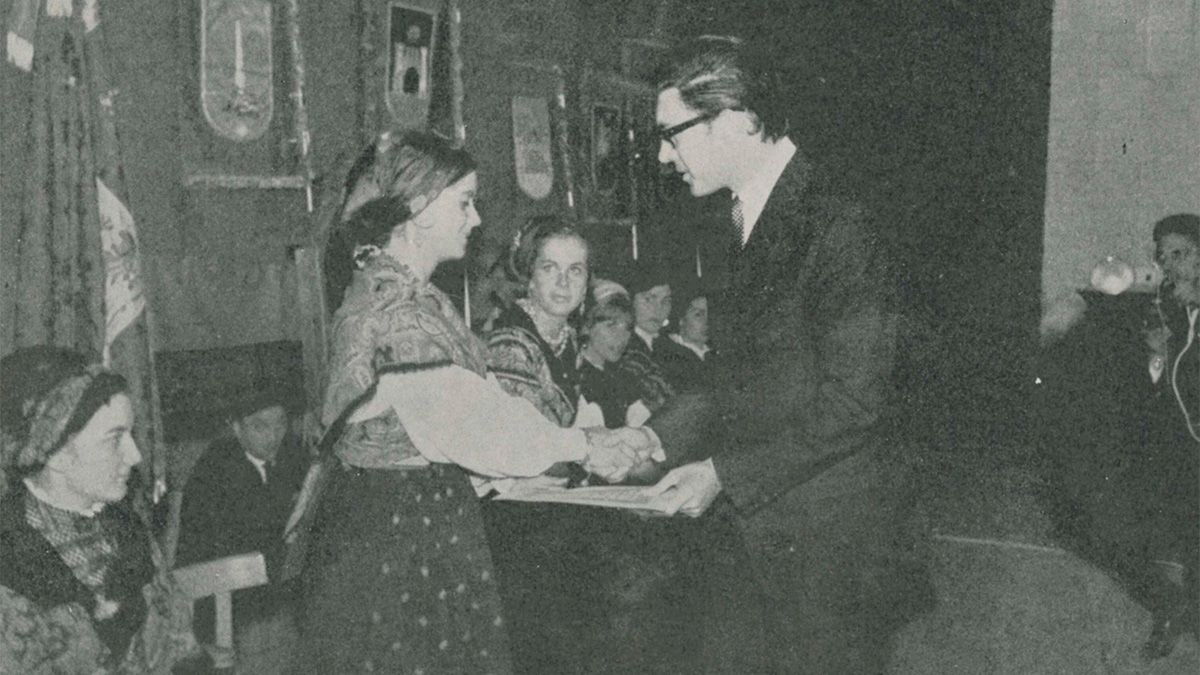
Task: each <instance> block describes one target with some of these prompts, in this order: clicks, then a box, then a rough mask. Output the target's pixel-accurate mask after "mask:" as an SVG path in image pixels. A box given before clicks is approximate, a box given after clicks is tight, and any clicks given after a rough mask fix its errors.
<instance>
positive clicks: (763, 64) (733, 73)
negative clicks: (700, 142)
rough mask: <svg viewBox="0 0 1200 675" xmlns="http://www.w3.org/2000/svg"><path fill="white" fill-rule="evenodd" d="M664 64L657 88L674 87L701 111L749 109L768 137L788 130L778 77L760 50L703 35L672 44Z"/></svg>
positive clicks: (740, 42)
mask: <svg viewBox="0 0 1200 675" xmlns="http://www.w3.org/2000/svg"><path fill="white" fill-rule="evenodd" d="M669 64H670V65H668V66H667V68H666V70H665V71H664V72H663V76H662V77H660V78H659V82H658V90H659V91H660V92H661V91H665V90H667V89H671V88H675V89H678V90H679V93H680V95H681V97H682V98H683V102H684V103H685V104H687V106H688V107H689V108H691V109H693V110H695V111H696V112H698V113H700V114H702V115H711V116H716V115H718V114H719V113H720V112H721V111H722V110H745V111H747V112H750V113H752V114H753V115H754V116H755V117H757V118H758V124H759V128H760V129H761V131H762V132H763V134H764V135H765V136H766V137H767V138H768V139H770V140H775V139H778V138H780V137H782V136H786V135H788V132H789V131H790V128H789V122H788V108H789V105H788V103H787V97H786V96H785V88H784V85H783V77H781V75H780V73H779V70H778V69H777V68H776V67H775V66H774V64H773V62H772V61H771V59H770V55H769V54H767V53H766V52H765V51H764V50H761V49H756V48H753V47H750V46H748V45H745V44H743V43H742V41H741V40H740V39H738V38H735V37H727V36H715V35H705V36H701V37H698V38H694V39H692V40H689V41H687V42H685V43H683V44H681V45H679V46H678V47H676V48H675V50H674V51H673V52H672V54H671V58H670V59H669Z"/></svg>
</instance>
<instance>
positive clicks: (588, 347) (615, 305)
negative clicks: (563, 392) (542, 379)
mask: <svg viewBox="0 0 1200 675" xmlns="http://www.w3.org/2000/svg"><path fill="white" fill-rule="evenodd" d="M593 297H595V298H596V302H595V304H593V305H592V306H591V308H589V309H588V311H587V313H586V314H585V315H584V317H583V325H582V327H581V331H580V334H581V337H582V344H583V347H582V349H581V351H580V359H579V390H580V393H581V394H582V395H583V398H584V400H586V401H587V402H589V403H594V404H596V405H598V406H600V410H601V411H603V413H604V425H605V426H606V427H609V428H610V429H615V428H617V427H621V426H625V425H626V424H629V423H637V422H639V421H645V419H646V418H647V417H648V416H649V411H648V410H646V407H645V405H644V404H642V403H639V397H640V395H641V392H640V391H639V388H638V382H637V380H635V379H634V378H633V377H631V376H630V375H629V373H628V372H626V371H622V370H618V369H617V368H616V363H617V361H619V360H620V358H621V354H623V353H625V347H626V345H628V344H629V340H630V336H631V335H632V334H633V305H631V304H630V302H629V296H628V295H626V294H625V289H624V288H621V287H620V286H619V285H617V284H615V283H613V282H611V281H609V282H605V283H604V284H597V285H596V289H595V290H594V291H593ZM637 418H640V420H639V419H637Z"/></svg>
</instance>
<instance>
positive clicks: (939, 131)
mask: <svg viewBox="0 0 1200 675" xmlns="http://www.w3.org/2000/svg"><path fill="white" fill-rule="evenodd" d="M10 4H11V0H0V21H7V17H8V12H9V7H10ZM196 4H197V3H194V2H191V0H178V1H177V2H163V1H162V0H128V1H126V2H119V3H104V4H103V5H102V7H101V9H102V18H103V21H104V25H105V30H107V31H108V40H109V45H110V49H109V53H110V60H111V63H112V72H113V74H114V78H115V80H116V82H115V84H116V86H117V88H118V90H119V93H118V96H117V99H116V101H117V103H116V105H117V111H118V120H119V123H120V131H121V134H122V139H123V141H124V160H125V173H126V176H127V179H128V188H129V193H130V202H131V207H132V209H133V212H134V214H135V217H136V218H137V220H138V225H139V228H140V233H141V237H142V242H143V246H144V249H145V253H146V256H147V258H149V259H150V264H151V265H152V266H153V265H158V266H159V267H161V268H171V266H172V265H173V264H174V263H175V261H176V260H178V259H180V258H183V257H191V258H199V259H203V260H204V261H206V264H210V268H209V269H210V272H209V274H211V275H221V276H222V277H224V278H226V279H227V280H226V283H224V284H223V285H222V286H221V288H222V289H223V290H222V292H223V293H228V294H229V297H230V302H236V301H237V298H236V297H235V296H236V295H237V293H238V290H237V288H236V286H237V284H236V283H232V282H229V281H228V279H229V278H233V277H235V276H236V275H237V274H239V271H240V270H244V269H245V268H247V267H254V266H262V265H280V266H286V265H287V264H288V258H287V252H288V250H289V247H292V246H295V245H304V244H308V243H310V242H309V240H308V237H309V233H310V231H311V229H312V228H313V226H314V224H315V223H314V219H313V218H312V217H310V216H309V215H308V214H306V213H305V212H304V209H303V199H302V197H301V196H300V195H299V193H297V192H294V191H289V192H263V191H236V192H235V191H228V190H216V189H211V190H203V189H197V188H184V187H183V186H182V178H183V175H184V173H185V171H186V170H187V168H188V166H189V165H191V164H195V163H197V162H199V163H204V162H206V161H211V162H213V163H214V165H219V164H220V163H221V162H227V163H228V166H229V168H230V169H236V168H237V165H238V162H240V161H251V162H253V161H258V159H255V158H250V159H247V158H245V157H238V156H237V153H224V154H223V153H222V147H221V145H220V143H217V142H215V141H214V139H213V138H212V137H211V136H212V134H211V133H209V132H207V131H206V130H205V129H204V127H203V126H202V125H200V124H197V117H196V101H195V99H194V92H195V90H196V86H197V85H196V72H195V58H196V57H195V53H194V49H195V35H194V21H195V5H196ZM357 5H358V3H356V2H336V3H330V2H320V1H319V0H301V2H300V8H301V20H302V23H301V30H302V37H303V41H304V48H305V52H306V60H307V70H308V72H307V80H308V86H307V102H308V108H309V116H310V123H311V129H312V134H313V157H314V163H315V168H316V171H317V174H318V181H319V185H318V195H321V194H326V193H327V190H325V188H326V187H328V186H329V185H330V183H331V182H336V181H337V180H339V176H338V174H339V172H340V171H341V170H342V169H343V167H344V166H345V165H346V162H347V161H348V160H349V159H350V158H352V156H353V155H354V153H355V152H356V151H357V149H358V147H359V145H360V142H361V140H360V139H362V138H363V137H364V134H369V133H370V131H373V130H364V129H361V128H360V127H359V111H358V105H359V101H360V98H361V96H362V95H363V92H362V91H360V89H359V86H358V82H357V76H356V72H357V68H356V65H355V64H356V60H357V58H358V50H359V41H360V38H359V35H358V30H359V17H358V14H357ZM460 5H461V7H462V11H463V45H464V48H463V53H462V58H463V65H464V70H463V75H464V83H465V87H466V100H465V110H464V115H465V119H466V124H467V146H468V149H470V150H471V151H472V152H473V153H474V154H475V156H476V158H477V160H478V162H479V165H480V174H481V183H482V195H481V206H480V211H481V214H482V216H483V218H484V221H485V226H484V235H485V236H484V238H483V240H482V242H481V245H480V246H479V251H481V252H483V256H482V257H483V258H488V257H491V256H494V255H495V251H496V250H497V249H498V247H499V246H500V245H501V243H502V242H504V241H506V240H507V239H508V237H509V235H510V233H511V231H512V228H513V227H515V226H516V225H517V224H519V223H520V222H522V221H523V220H524V219H525V218H526V217H527V216H528V215H532V214H534V213H539V212H547V211H562V210H563V209H564V208H565V207H564V199H563V197H564V195H563V191H562V183H561V181H556V188H555V192H554V194H552V195H551V197H549V198H547V199H545V200H542V201H534V200H532V199H530V198H528V197H527V196H525V195H523V194H522V193H520V191H519V189H518V188H517V186H516V179H515V174H514V170H513V168H512V167H513V144H512V126H511V125H512V122H511V113H510V97H511V96H512V95H514V94H516V93H531V94H545V95H547V96H549V95H551V94H552V92H553V78H552V77H551V76H549V75H548V74H547V73H546V72H545V71H542V70H539V69H538V68H531V67H528V65H529V64H535V65H536V64H542V65H549V64H557V65H559V66H561V67H562V68H563V69H564V71H565V73H566V82H567V93H568V101H569V103H570V105H571V108H572V110H571V124H572V126H571V133H572V136H573V137H574V138H573V147H574V148H575V150H574V154H573V158H574V160H575V161H574V166H573V168H574V171H575V173H576V176H577V178H580V181H581V183H580V190H581V192H582V193H583V194H581V195H579V196H580V198H581V199H582V200H584V207H585V208H584V215H587V214H588V210H589V209H588V208H587V207H588V204H587V202H586V199H587V194H586V189H587V187H588V186H587V183H586V178H587V177H586V174H583V172H584V171H585V168H586V159H587V157H586V148H587V142H586V141H587V139H586V130H587V126H586V117H585V116H584V114H583V108H582V104H583V103H585V102H587V101H589V100H592V99H593V98H596V97H599V96H601V95H608V94H609V93H611V92H610V91H609V90H610V89H611V87H608V88H605V87H599V86H597V85H596V84H595V80H594V79H589V78H587V77H584V76H583V73H584V71H585V70H590V71H595V72H610V73H615V72H620V70H621V67H622V64H621V61H620V53H621V45H622V44H623V40H625V39H627V38H648V39H652V40H660V41H668V40H670V39H671V38H673V37H677V36H688V35H695V34H701V33H723V34H730V33H732V34H738V35H741V36H743V37H746V38H748V39H754V40H765V41H768V42H770V43H771V44H772V45H773V46H774V49H775V50H776V51H777V53H778V54H779V65H780V66H781V68H783V69H784V70H785V71H786V72H787V73H788V79H789V80H790V82H791V84H792V85H793V96H794V100H795V107H794V109H795V111H796V118H795V119H796V121H797V124H795V125H794V126H795V127H796V128H797V129H798V134H797V141H798V143H799V145H800V146H801V148H802V149H803V150H804V151H805V152H806V153H807V154H809V155H810V156H811V158H812V159H813V160H815V161H816V162H818V163H819V164H821V165H823V166H824V167H825V168H826V169H827V170H830V171H832V172H833V173H834V174H835V175H838V176H840V177H841V178H842V179H843V181H844V182H845V184H846V185H847V186H848V187H849V188H850V189H852V190H853V191H854V192H856V193H857V194H858V195H859V196H860V198H861V199H863V200H864V201H865V202H867V203H868V204H869V205H870V206H871V207H872V208H873V209H874V210H875V212H876V213H877V215H878V217H879V220H880V223H881V229H882V231H883V233H884V236H885V239H886V242H887V245H888V246H889V248H890V249H891V250H892V251H893V253H894V256H893V257H894V258H895V260H896V263H897V271H898V278H899V284H900V288H901V291H902V293H901V297H902V308H903V309H904V310H905V313H906V315H907V316H908V317H909V319H910V321H909V324H910V327H911V328H912V330H911V331H910V333H911V337H910V342H909V348H908V349H906V362H905V364H904V366H905V368H904V371H903V376H904V380H905V382H904V384H905V388H904V391H905V395H906V399H907V401H908V405H907V407H906V411H907V412H908V414H909V415H911V416H912V417H913V418H914V419H916V418H919V419H920V420H921V424H920V425H919V427H920V429H919V430H920V431H921V432H922V433H923V434H925V436H926V437H927V438H929V439H931V440H935V441H937V442H944V443H962V442H973V441H977V440H983V439H986V438H988V437H992V436H1004V437H1007V436H1008V435H1010V434H1012V433H1019V432H1020V430H1021V428H1022V426H1023V422H1022V419H1023V418H1022V415H1021V413H1022V412H1023V407H1024V402H1025V401H1026V400H1027V399H1026V393H1027V392H1026V388H1027V386H1028V385H1029V383H1030V381H1031V380H1032V377H1031V375H1029V372H1030V371H1029V363H1030V360H1031V357H1032V355H1033V352H1034V351H1035V349H1036V325H1037V318H1038V310H1039V307H1038V303H1039V275H1040V269H1041V259H1042V252H1041V246H1042V213H1043V202H1044V191H1045V159H1046V157H1045V155H1046V150H1045V148H1046V121H1047V115H1048V106H1049V73H1050V69H1049V62H1050V26H1051V13H1052V3H1051V2H1050V0H1041V1H1035V2H1019V3H1012V2H999V1H977V2H964V1H956V0H927V1H925V2H917V3H896V2H884V1H882V0H878V1H875V0H872V1H867V2H855V3H851V2H832V1H821V2H802V1H800V0H791V1H787V0H761V1H757V2H749V1H745V0H741V1H739V0H724V1H721V2H718V1H716V0H691V1H688V2H670V1H667V2H651V1H648V0H608V1H606V2H584V1H583V0H546V1H544V2H534V1H528V0H486V1H485V0H460ZM277 11H281V10H277ZM275 37H276V40H277V41H281V40H283V39H284V34H283V32H282V31H281V30H279V29H278V28H277V31H276V36H275ZM647 53H652V51H651V52H647ZM650 61H651V59H649V58H648V57H645V56H641V57H638V58H637V59H635V62H634V63H633V64H632V65H633V67H634V69H635V70H636V71H637V72H639V73H640V72H646V71H648V70H650V68H649V66H650V65H652V64H651V63H650ZM276 67H277V69H279V68H280V67H281V64H278V63H277V65H276ZM26 77H27V76H26V75H24V74H23V73H20V72H19V71H17V70H16V69H14V68H12V67H11V66H8V65H5V66H3V67H2V68H0V85H2V87H3V88H2V89H0V93H2V94H3V100H4V104H3V106H2V108H3V109H2V110H0V142H2V143H3V145H2V148H0V223H9V222H12V221H13V220H14V218H13V215H14V209H15V208H17V207H18V205H19V203H20V200H19V194H20V189H21V180H20V176H21V172H20V166H21V156H22V151H23V148H24V143H23V138H24V136H23V134H24V132H23V129H24V119H25V112H26V107H25V106H26V103H25V97H26V96H27V93H26V90H25V88H24V86H23V85H24V78H26ZM283 86H286V83H284V84H283ZM601 89H604V90H605V91H604V92H603V94H602V92H601V91H600V90H601ZM285 97H286V89H279V88H278V87H277V90H276V101H277V110H276V122H275V123H274V124H276V125H277V126H278V125H284V127H282V128H274V129H273V130H272V134H274V135H273V136H272V138H274V139H275V140H274V141H273V142H276V143H278V142H281V139H283V138H284V137H285V136H286V133H287V129H286V124H287V120H288V114H287V112H288V111H287V108H286V105H284V102H285ZM630 100H632V101H633V103H632V105H633V106H634V108H635V109H636V110H637V111H640V113H639V115H640V116H639V118H638V124H643V125H644V124H647V123H648V122H650V120H649V116H650V115H652V94H651V96H650V97H647V96H645V95H640V96H639V95H637V94H636V93H634V94H630ZM206 134H207V135H206ZM639 147H640V149H641V150H642V152H643V157H644V161H643V163H642V164H641V165H640V167H641V168H640V169H639V171H642V172H643V174H644V176H643V178H644V179H645V180H644V181H643V183H644V184H645V183H646V182H648V181H650V180H653V179H654V178H653V177H654V172H655V169H654V163H653V160H652V154H653V152H654V148H652V147H650V146H649V145H641V146H639ZM262 154H263V155H264V156H270V157H275V158H276V159H275V160H272V161H279V162H282V161H284V160H282V159H279V158H286V149H280V148H278V147H274V146H272V147H264V149H263V151H262ZM558 168H559V171H560V173H559V176H560V177H561V175H562V174H561V169H562V167H561V166H559V167H558ZM660 194H661V195H662V196H663V198H664V199H663V200H662V203H661V204H651V203H649V202H650V200H644V201H643V206H644V210H643V212H642V213H641V214H640V215H641V216H642V218H641V222H639V235H640V244H641V247H640V248H641V252H642V254H643V255H651V256H654V257H658V258H662V259H663V260H665V261H666V262H667V263H668V264H672V265H674V266H675V267H676V268H677V269H678V270H680V272H681V273H686V272H687V271H688V270H690V269H692V267H693V266H694V257H695V245H696V244H699V245H700V247H701V249H702V251H703V254H704V256H705V259H706V272H708V273H709V274H710V275H711V276H712V278H715V279H718V280H719V278H720V272H721V267H722V264H721V261H720V257H719V251H720V246H719V245H716V244H715V242H717V241H718V240H719V237H720V236H721V235H720V232H719V228H720V227H721V225H722V218H723V216H722V211H723V209H724V208H725V207H724V202H723V200H724V199H726V197H724V196H717V197H714V198H711V199H707V200H693V199H691V198H689V197H687V196H686V195H683V194H681V192H680V190H678V186H672V185H671V184H670V183H667V184H665V185H664V186H663V189H662V190H661V191H660ZM586 227H587V228H589V235H590V236H591V237H592V238H593V239H594V240H595V241H596V242H597V245H596V249H597V251H598V252H599V253H600V257H601V259H600V260H598V261H597V262H598V265H599V266H600V267H601V268H605V267H619V264H620V262H621V260H620V258H622V257H624V256H625V255H626V254H627V252H628V231H627V230H626V229H624V228H622V227H620V226H615V225H611V224H604V223H594V224H589V225H587V226H586ZM13 244H14V242H12V241H11V232H10V230H9V228H3V229H2V232H0V264H3V267H4V269H3V270H2V272H3V277H4V281H5V283H6V284H8V283H9V282H10V281H11V274H10V273H11V267H12V265H11V262H12V258H11V256H12V252H13ZM456 274H457V270H450V271H449V272H448V273H447V274H444V275H443V278H444V279H447V280H449V281H448V282H447V283H448V284H449V285H450V286H453V285H454V283H455V282H454V279H455V278H456V277H455V275H456ZM247 278H248V279H251V278H257V277H254V275H247ZM247 283H249V282H247ZM231 287H233V288H231ZM150 290H151V293H152V295H153V293H154V292H155V289H154V288H151V289H150ZM449 290H451V291H454V290H455V289H454V288H450V289H449ZM6 292H12V289H11V287H6ZM246 292H247V293H252V292H253V289H246ZM152 301H154V302H157V303H162V302H164V300H163V299H162V298H161V297H153V298H152ZM3 318H4V317H3V316H0V320H2V319H3ZM8 331H9V329H8V328H6V329H5V331H3V333H2V334H0V343H4V344H7V342H6V336H7V335H8V334H9V332H8ZM231 339H233V338H231ZM981 436H982V438H981Z"/></svg>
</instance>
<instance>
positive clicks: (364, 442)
mask: <svg viewBox="0 0 1200 675" xmlns="http://www.w3.org/2000/svg"><path fill="white" fill-rule="evenodd" d="M448 363H453V364H455V365H458V366H461V367H463V368H466V369H467V370H470V371H472V372H475V373H478V374H479V375H481V376H483V375H484V374H485V373H486V368H487V361H486V357H485V355H484V351H483V345H482V344H480V342H479V340H478V339H477V338H476V337H475V336H474V335H473V334H471V332H470V329H468V328H467V326H466V325H465V324H464V323H463V321H462V319H461V318H460V317H459V316H458V312H457V311H456V310H455V309H454V305H453V303H451V301H450V299H449V298H447V297H446V295H445V294H444V293H442V292H441V291H440V290H438V289H437V288H436V287H435V286H433V284H430V283H428V282H421V281H419V280H418V279H417V278H416V277H415V276H414V275H413V273H412V271H411V270H409V269H408V268H407V267H405V266H404V265H401V264H400V263H398V262H396V261H395V260H394V259H392V258H391V257H389V256H387V255H383V254H380V255H376V256H373V257H371V258H370V259H368V261H367V263H366V265H365V266H364V267H363V269H361V270H358V271H356V272H355V274H354V279H353V280H352V281H351V284H350V287H349V288H348V289H347V290H346V297H345V300H343V302H342V306H341V307H340V308H339V309H338V311H337V312H336V313H335V314H334V317H333V347H332V350H331V356H330V361H329V383H328V386H327V387H326V390H325V408H324V411H323V414H322V421H323V422H324V424H325V425H326V426H331V425H332V424H333V423H334V422H335V421H337V419H338V417H340V416H341V415H342V414H343V413H344V412H345V411H346V410H347V408H348V407H349V406H350V405H352V404H353V403H355V402H356V401H358V400H359V399H360V398H361V397H362V396H363V395H364V394H365V393H366V392H367V391H369V390H370V389H371V387H373V386H374V384H375V378H376V374H377V373H378V372H379V370H380V369H381V368H387V367H390V366H418V365H431V364H448ZM335 452H336V453H337V455H338V457H340V458H341V459H342V460H343V461H345V462H347V463H349V464H352V465H354V466H359V467H364V468H386V467H394V466H400V465H403V463H404V461H405V460H407V459H410V458H412V457H416V456H418V454H419V453H418V452H417V450H416V448H414V447H413V445H412V441H411V440H410V439H409V438H408V434H407V433H405V431H404V428H403V427H402V426H401V425H400V421H399V419H398V418H397V417H396V415H395V413H394V412H393V411H390V410H389V411H388V412H387V413H385V414H384V415H381V416H379V417H376V418H374V419H370V420H365V421H363V422H359V423H356V424H353V425H349V426H348V427H347V428H346V430H345V433H344V434H343V435H342V437H341V438H340V440H339V441H338V443H337V446H336V447H335Z"/></svg>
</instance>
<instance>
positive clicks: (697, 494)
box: [651, 459, 721, 518]
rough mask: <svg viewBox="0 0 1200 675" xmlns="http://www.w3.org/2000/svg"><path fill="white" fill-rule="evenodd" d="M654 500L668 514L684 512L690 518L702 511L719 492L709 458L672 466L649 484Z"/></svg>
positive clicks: (715, 474)
mask: <svg viewBox="0 0 1200 675" xmlns="http://www.w3.org/2000/svg"><path fill="white" fill-rule="evenodd" d="M651 491H652V494H654V495H655V499H654V504H655V507H656V508H661V509H662V510H663V511H665V512H666V513H667V515H674V514H675V513H685V514H687V515H689V516H691V517H693V518H695V517H697V516H699V515H701V514H703V513H704V511H705V510H706V509H708V507H709V506H710V505H711V504H712V503H713V500H714V499H716V498H717V495H718V494H720V492H721V481H720V480H718V479H717V470H716V468H715V467H714V466H713V463H712V459H706V460H704V461H703V462H692V463H691V464H684V465H683V466H681V467H679V468H677V469H672V470H671V471H670V472H669V473H667V475H666V476H663V479H662V480H660V481H658V484H657V485H655V486H654V487H653V488H651Z"/></svg>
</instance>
